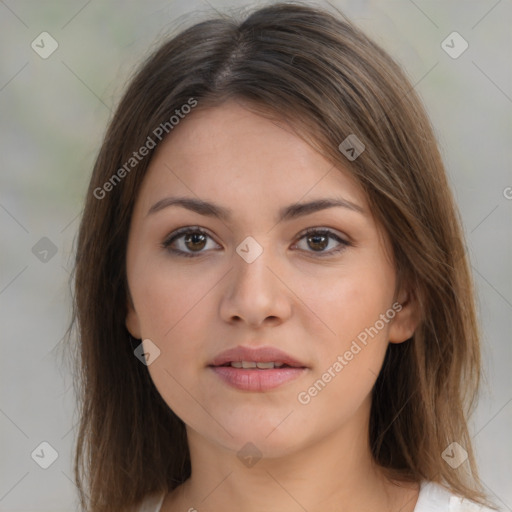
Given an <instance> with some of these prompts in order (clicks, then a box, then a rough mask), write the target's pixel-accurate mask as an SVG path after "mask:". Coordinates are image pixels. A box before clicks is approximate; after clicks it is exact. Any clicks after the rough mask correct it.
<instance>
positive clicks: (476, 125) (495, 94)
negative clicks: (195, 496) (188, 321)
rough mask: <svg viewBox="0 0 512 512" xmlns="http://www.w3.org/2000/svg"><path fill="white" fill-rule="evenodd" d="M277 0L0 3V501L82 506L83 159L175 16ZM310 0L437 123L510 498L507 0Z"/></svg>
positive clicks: (490, 468) (185, 22) (487, 470)
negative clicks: (69, 332)
mask: <svg viewBox="0 0 512 512" xmlns="http://www.w3.org/2000/svg"><path fill="white" fill-rule="evenodd" d="M270 3H274V2H257V1H256V2H250V3H249V2H243V1H239V2H234V1H231V2H226V1H223V0H209V1H206V0H186V1H184V0H171V1H163V0H148V1H145V2H142V1H141V2H134V1H121V0H105V1H102V2H97V1H91V0H89V1H85V0H73V1H37V0H32V1H30V0H3V1H0V41H1V43H2V44H1V45H0V230H1V231H0V233H1V236H0V322H1V323H0V325H1V330H0V342H1V350H2V358H1V359H0V433H1V437H0V511H13V512H14V511H52V512H57V511H72V510H75V509H76V501H75V500H76V488H75V486H74V483H73V470H72V457H73V446H74V440H75V433H76V429H74V426H75V425H76V421H77V417H76V416H75V413H74V412H75V397H74V391H73V380H72V372H71V368H70V367H69V365H68V364H67V363H66V361H65V360H64V359H63V358H62V357H61V352H62V343H63V336H64V334H65V331H66V329H67V327H68V324H69V320H70V311H71V308H70V291H69V290H70V288H69V284H68V280H69V273H70V269H71V266H72V256H73V242H74V238H75V236H76V232H77V228H78V222H79V216H80V213H81V209H82V204H83V200H84V197H85V192H86V187H87V184H88V180H89V176H90V173H91V169H92V166H93V163H94V159H95V156H96V154H97V151H98V149H99V145H100V143H101V140H102V136H103V134H104V131H105V128H106V124H107V122H108V121H109V119H110V117H111V115H112V111H113V109H114V108H115V106H116V104H117V102H118V101H119V98H120V95H121V94H122V92H123V90H124V87H125V86H126V83H127V80H128V78H129V76H130V75H131V73H133V71H134V70H135V68H136V67H137V65H138V64H139V63H140V61H141V59H143V58H145V57H146V56H148V55H149V54H150V53H151V51H152V50H153V49H154V48H155V47H156V46H157V45H158V44H159V42H161V41H162V39H163V38H165V37H167V36H169V35H171V34H174V33H176V32H177V31H179V30H181V29H183V28H184V27H186V26H189V25H191V24H193V23H195V22H197V21H200V20H202V19H204V18H205V17H208V16H209V15H213V14H216V11H220V12H224V13H230V12H232V11H233V9H236V10H237V11H238V12H239V13H240V14H241V15H242V14H243V12H245V10H246V9H251V8H254V7H258V6H262V5H265V4H270ZM311 3H312V4H313V5H317V6H320V7H324V8H326V9H328V10H330V11H331V12H334V13H335V12H336V9H340V10H341V11H343V13H345V14H346V15H347V16H348V17H349V18H350V19H351V20H352V21H354V22H355V23H356V24H357V25H359V26H360V27H361V28H362V29H364V30H365V31H366V33H367V34H368V35H370V36H371V37H372V38H373V39H374V40H376V41H377V42H378V43H379V44H381V45H382V46H383V47H384V48H385V49H386V50H388V52H389V53H390V54H391V55H392V56H393V57H394V58H395V59H396V60H397V61H398V62H399V63H401V64H402V65H403V67H404V68H405V69H406V72H407V74H408V75H409V77H410V79H411V81H412V83H413V84H414V86H415V89H416V91H417V92H418V93H419V94H420V96H421V97H422V98H423V101H424V103H425V105H426V107H427V110H428V112H429V114H430V117H431V119H432V122H433V124H434V126H435V129H436V133H437V136H438V140H439V144H440V147H441V151H442V154H443V156H444V159H445V163H446V166H447V170H448V173H449V178H450V182H451V184H452V187H453V190H454V192H455V195H456V198H457V201H458V204H459V208H460V211H461V215H462V219H463V222H464V228H465V232H466V237H467V252H468V254H469V257H470V260H471V263H472V268H473V272H474V279H475V284H476V287H477V294H478V308H479V316H480V320H481V323H482V331H483V354H484V365H485V375H486V380H485V382H484V385H483V388H482V395H481V399H480V402H479V405H478V409H477V411H476V414H475V415H474V417H473V418H472V420H471V432H472V436H473V440H474V443H475V447H476V450H477V457H478V461H479V465H480V470H481V476H482V479H483V482H484V484H485V486H486V488H487V490H488V492H489V494H490V496H491V498H493V499H494V500H495V502H496V504H497V505H498V506H500V507H501V508H502V509H503V510H511V511H512V487H511V485H510V483H511V481H512V479H511V476H512V462H511V461H512V435H511V432H512V385H511V380H512V378H511V372H510V367H509V365H510V364H511V362H512V357H511V352H512V339H511V338H512V336H511V333H512V320H511V319H512V263H511V262H512V236H511V235H512V222H511V221H512V171H511V161H512V159H511V152H512V65H511V62H512V58H511V49H512V31H511V30H510V27H511V26H512V2H510V0H479V1H467V0H464V1H462V0H452V1H450V2H444V1H439V0H428V1H427V0H414V1H413V0H391V1H380V2H378V1H374V0H357V1H355V0H354V1H352V0H339V1H335V0H331V2H330V3H328V2H321V1H319V2H314V3H313V2H311ZM454 32H456V34H454Z"/></svg>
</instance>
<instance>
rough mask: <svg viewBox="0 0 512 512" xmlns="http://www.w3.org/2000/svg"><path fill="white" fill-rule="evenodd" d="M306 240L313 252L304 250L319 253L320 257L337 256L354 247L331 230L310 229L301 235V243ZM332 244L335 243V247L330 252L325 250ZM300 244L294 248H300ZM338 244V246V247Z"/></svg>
mask: <svg viewBox="0 0 512 512" xmlns="http://www.w3.org/2000/svg"><path fill="white" fill-rule="evenodd" d="M302 240H305V242H306V246H307V247H309V248H311V249H312V250H308V249H307V248H306V249H304V248H302V249H301V250H304V251H306V252H313V253H318V255H319V256H321V257H322V256H331V255H333V254H337V253H339V252H341V251H343V250H345V249H346V247H348V246H350V245H352V244H351V243H350V242H347V241H346V240H343V239H342V238H341V237H339V236H338V235H337V234H336V233H334V231H331V230H329V229H325V228H322V229H319V228H309V229H308V230H307V231H306V232H305V233H302V234H301V235H300V241H302ZM331 242H334V245H335V247H334V248H331V249H330V250H327V251H326V250H325V249H326V248H327V247H329V245H330V244H331ZM299 244H300V242H299V243H297V244H295V245H294V246H293V247H294V248H295V247H298V246H299ZM336 244H337V246H336Z"/></svg>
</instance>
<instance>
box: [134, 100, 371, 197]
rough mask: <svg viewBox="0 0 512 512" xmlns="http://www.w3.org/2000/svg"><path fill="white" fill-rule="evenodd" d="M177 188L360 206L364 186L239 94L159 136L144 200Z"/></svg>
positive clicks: (217, 194) (193, 192) (199, 111)
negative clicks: (332, 198) (327, 199)
mask: <svg viewBox="0 0 512 512" xmlns="http://www.w3.org/2000/svg"><path fill="white" fill-rule="evenodd" d="M164 192H166V193H171V192H176V193H180V194H183V193H186V194H188V195H196V196H199V197H201V198H210V199H212V200H216V201H220V202H223V201H227V202H232V201H233V200H234V201H235V202H240V201H242V202H243V201H246V204H247V206H249V203H250V202H254V201H257V202H259V204H262V205H263V204H265V205H267V206H268V202H269V199H272V200H273V201H274V202H286V203H289V202H297V201H299V200H301V199H302V198H304V199H305V198H307V196H311V197H317V196H325V195H327V194H330V195H333V194H336V195H340V194H341V195H342V196H343V197H344V198H345V199H347V200H349V201H352V202H355V203H357V204H359V205H361V206H362V207H365V205H366V196H365V193H364V191H363V190H362V188H361V186H360V185H359V183H357V181H356V180H355V179H354V178H353V177H352V176H351V175H350V174H349V172H348V171H347V170H346V169H343V168H342V167H341V166H336V167H335V166H333V164H332V163H331V162H330V161H328V160H327V159H326V158H325V157H323V156H322V155H321V154H320V153H318V151H316V150H315V149H314V148H313V147H312V146H311V145H309V144H308V143H307V142H306V141H305V140H304V139H302V138H301V137H300V136H299V135H298V134H297V133H296V132H295V131H294V127H293V126H291V125H290V124H288V123H285V122H279V121H277V120H274V119H269V118H268V117H265V116H262V115H260V114H257V113H255V112H253V111H252V110H249V109H248V108H246V106H245V105H243V104H241V103H239V102H237V101H228V102H226V103H223V104H222V105H220V106H218V107H211V108H204V109H201V108H200V105H199V107H197V109H196V110H195V111H193V113H191V114H190V115H188V116H187V117H185V119H183V120H182V121H180V123H179V124H178V125H177V126H175V128H174V129H173V131H172V132H171V133H170V135H169V136H168V137H167V138H166V139H164V140H163V142H161V143H160V145H159V147H158V149H157V151H156V153H155V155H154V157H153V159H152V161H151V164H150V166H149V169H148V173H147V175H146V178H145V180H144V183H143V186H142V189H141V191H140V195H141V196H143V199H144V202H145V203H147V202H149V201H152V200H155V199H158V198H159V197H160V196H162V194H163V193H164Z"/></svg>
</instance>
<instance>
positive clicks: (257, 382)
mask: <svg viewBox="0 0 512 512" xmlns="http://www.w3.org/2000/svg"><path fill="white" fill-rule="evenodd" d="M210 368H211V369H212V370H213V371H214V372H215V373H216V374H217V375H218V376H219V377H220V378H221V379H222V380H224V382H226V383H227V384H229V385H230V386H232V387H234V388H236V389H240V390H243V391H268V390H269V389H274V388H277V387H278V386H281V385H283V384H285V383H287V382H290V381H292V380H294V379H296V378H297V377H300V376H301V375H302V374H303V373H304V371H305V370H306V368H273V369H268V370H261V369H257V368H256V369H244V368H233V367H232V366H210Z"/></svg>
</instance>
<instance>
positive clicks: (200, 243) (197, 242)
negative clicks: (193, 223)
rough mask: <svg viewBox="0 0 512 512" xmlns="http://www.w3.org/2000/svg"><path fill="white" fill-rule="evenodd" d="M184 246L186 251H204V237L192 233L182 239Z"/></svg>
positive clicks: (200, 234)
mask: <svg viewBox="0 0 512 512" xmlns="http://www.w3.org/2000/svg"><path fill="white" fill-rule="evenodd" d="M184 242H185V245H186V246H187V249H190V250H191V251H200V250H201V249H204V246H205V245H206V236H205V235H204V234H203V233H192V234H190V235H185V238H184Z"/></svg>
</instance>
